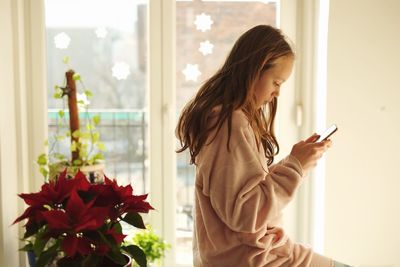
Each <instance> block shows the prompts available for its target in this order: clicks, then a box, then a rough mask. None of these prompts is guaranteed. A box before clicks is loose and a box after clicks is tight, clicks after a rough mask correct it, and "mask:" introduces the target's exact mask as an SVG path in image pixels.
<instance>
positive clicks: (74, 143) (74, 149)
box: [71, 141, 76, 152]
mask: <svg viewBox="0 0 400 267" xmlns="http://www.w3.org/2000/svg"><path fill="white" fill-rule="evenodd" d="M71 151H72V152H75V151H76V142H75V141H73V142H72V144H71Z"/></svg>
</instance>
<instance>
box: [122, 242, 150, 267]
mask: <svg viewBox="0 0 400 267" xmlns="http://www.w3.org/2000/svg"><path fill="white" fill-rule="evenodd" d="M122 249H123V250H125V251H126V252H128V253H129V255H131V256H132V258H133V259H134V260H135V261H136V263H137V264H139V266H140V267H146V266H147V259H146V254H144V252H143V250H142V249H141V248H140V247H138V246H136V245H130V246H127V247H122Z"/></svg>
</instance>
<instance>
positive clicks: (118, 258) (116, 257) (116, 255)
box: [107, 245, 126, 265]
mask: <svg viewBox="0 0 400 267" xmlns="http://www.w3.org/2000/svg"><path fill="white" fill-rule="evenodd" d="M107 257H109V258H110V259H111V260H112V261H113V262H115V263H118V264H121V265H125V264H126V260H125V257H124V255H123V254H122V253H121V251H120V250H119V249H118V247H117V246H116V245H115V246H114V248H112V249H111V251H109V252H108V253H107Z"/></svg>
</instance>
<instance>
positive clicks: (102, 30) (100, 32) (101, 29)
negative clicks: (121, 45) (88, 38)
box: [96, 27, 108, 39]
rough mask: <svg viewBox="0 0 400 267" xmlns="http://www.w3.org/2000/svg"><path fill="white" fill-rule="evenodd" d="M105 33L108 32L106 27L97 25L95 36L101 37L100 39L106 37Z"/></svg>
mask: <svg viewBox="0 0 400 267" xmlns="http://www.w3.org/2000/svg"><path fill="white" fill-rule="evenodd" d="M107 34H108V31H107V29H106V28H104V27H98V28H97V29H96V36H97V38H102V39H104V38H106V36H107Z"/></svg>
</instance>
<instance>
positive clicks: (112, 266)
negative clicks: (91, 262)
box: [27, 250, 132, 267]
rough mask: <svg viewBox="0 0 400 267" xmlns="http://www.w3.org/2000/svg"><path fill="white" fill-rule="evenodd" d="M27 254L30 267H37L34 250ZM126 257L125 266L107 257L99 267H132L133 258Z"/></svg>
mask: <svg viewBox="0 0 400 267" xmlns="http://www.w3.org/2000/svg"><path fill="white" fill-rule="evenodd" d="M27 254H28V262H29V267H36V256H35V253H34V252H33V250H28V251H27ZM124 257H125V258H126V261H127V263H126V264H125V265H121V264H116V263H114V262H112V261H111V260H109V259H108V258H107V257H105V258H104V261H103V263H102V264H101V266H99V267H131V265H132V258H131V257H129V256H128V255H126V254H124ZM51 266H56V263H55V262H54V263H53V264H52V265H51Z"/></svg>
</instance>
